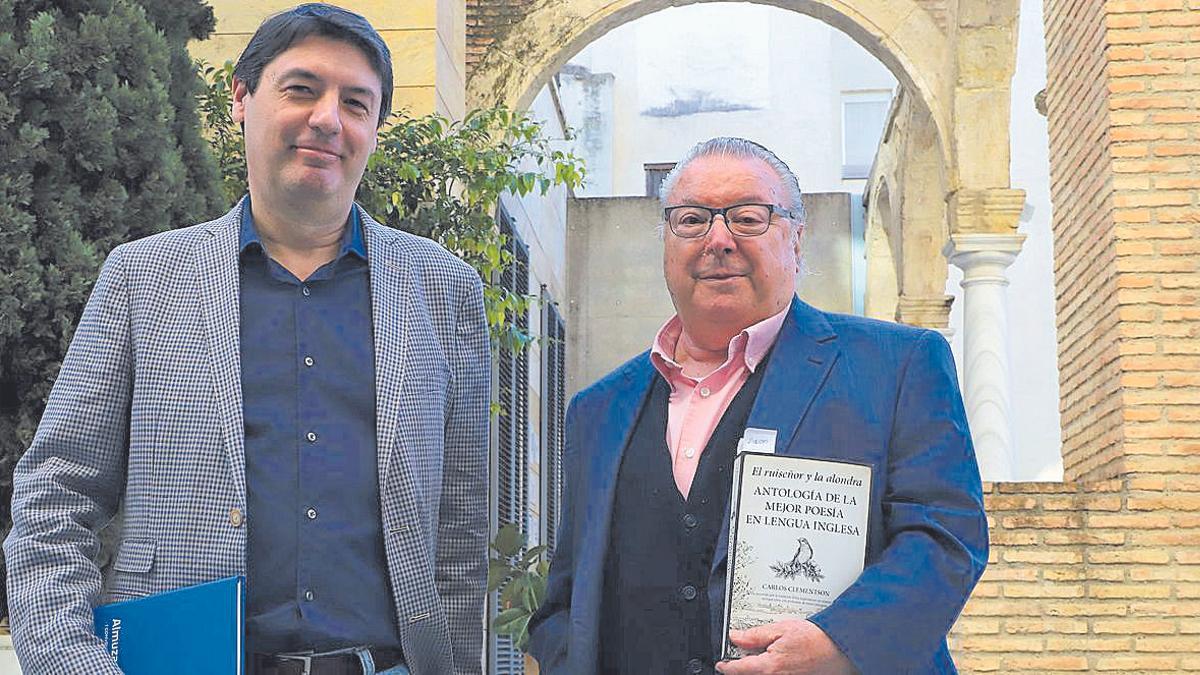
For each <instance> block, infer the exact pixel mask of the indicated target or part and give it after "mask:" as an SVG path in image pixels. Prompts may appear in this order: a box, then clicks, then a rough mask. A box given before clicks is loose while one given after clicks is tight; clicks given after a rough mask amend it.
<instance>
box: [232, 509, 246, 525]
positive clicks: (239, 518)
mask: <svg viewBox="0 0 1200 675" xmlns="http://www.w3.org/2000/svg"><path fill="white" fill-rule="evenodd" d="M244 522H246V517H245V516H244V515H242V510H241V509H239V508H237V507H234V508H232V509H229V524H230V525H232V526H234V527H241V526H242V523H244Z"/></svg>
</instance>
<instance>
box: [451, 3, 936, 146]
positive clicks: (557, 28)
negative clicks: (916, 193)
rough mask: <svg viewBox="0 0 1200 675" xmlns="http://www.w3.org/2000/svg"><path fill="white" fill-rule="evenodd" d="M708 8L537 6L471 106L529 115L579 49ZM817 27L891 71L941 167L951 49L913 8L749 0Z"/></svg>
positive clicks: (510, 36) (477, 77)
mask: <svg viewBox="0 0 1200 675" xmlns="http://www.w3.org/2000/svg"><path fill="white" fill-rule="evenodd" d="M704 1H706V0H690V1H689V0H571V1H570V2H565V1H559V2H545V3H538V5H537V6H536V7H535V8H533V9H532V10H531V11H530V12H529V13H528V14H527V15H525V16H524V17H523V18H522V19H521V20H520V21H519V22H517V23H516V24H515V25H513V26H512V27H511V28H510V29H509V30H508V32H507V33H506V35H505V36H504V37H503V38H502V39H501V40H499V41H498V42H497V43H495V44H493V45H492V46H491V47H489V49H488V51H487V53H486V54H485V56H484V57H483V59H482V61H481V62H480V63H479V65H478V67H476V68H475V70H474V72H473V73H472V75H471V78H470V80H469V81H468V83H467V102H468V105H469V106H480V105H489V104H498V103H503V104H506V105H508V106H509V107H512V108H517V109H523V108H526V107H528V105H529V104H530V102H531V101H532V100H533V98H534V96H535V95H536V94H537V92H538V91H539V90H540V89H541V87H542V86H544V85H545V84H546V82H547V81H549V79H550V77H551V76H553V74H554V73H556V72H558V70H559V69H561V68H562V66H563V65H564V64H565V63H566V62H567V60H568V59H570V58H571V57H572V56H574V55H575V54H577V53H578V52H579V51H580V50H581V49H583V47H584V46H586V45H587V44H589V43H591V42H593V41H595V40H596V39H598V38H599V37H601V36H602V35H604V34H605V33H607V32H608V31H610V30H612V29H613V28H616V27H617V26H619V25H621V24H624V23H628V22H630V21H633V20H636V19H638V18H641V17H643V16H645V15H647V14H651V13H653V12H656V11H659V10H662V9H665V8H667V7H671V6H679V5H687V4H695V3H698V2H704ZM753 1H754V2H755V3H757V4H765V5H771V6H775V7H780V8H783V9H788V10H792V11H795V12H799V13H801V14H805V15H808V16H812V17H814V18H817V19H820V20H822V21H824V22H826V23H828V24H829V25H831V26H833V27H834V28H837V29H838V30H841V31H842V32H844V33H846V34H847V35H849V36H850V37H851V38H852V39H853V40H855V41H856V42H858V43H859V44H860V45H862V46H863V48H865V49H866V50H867V51H868V52H870V53H871V54H872V55H874V56H875V57H876V58H878V59H879V60H880V61H881V62H882V63H883V64H884V65H885V66H887V67H888V69H890V70H891V71H892V73H893V74H894V75H895V76H896V79H897V80H899V81H900V83H901V84H902V85H903V87H904V88H905V90H906V91H909V92H911V94H912V96H913V99H914V100H915V101H916V102H917V104H918V105H920V106H922V107H924V108H925V109H926V110H927V111H928V113H929V115H930V118H931V119H932V120H933V121H934V124H935V127H936V129H937V130H938V136H939V140H940V141H941V142H939V144H938V147H939V148H941V149H942V150H943V155H942V159H943V161H944V162H945V164H946V166H947V167H948V168H950V169H951V170H953V162H952V161H951V160H952V157H951V155H950V148H951V147H952V146H951V144H950V143H948V142H945V139H946V138H947V134H948V133H949V132H950V129H951V122H952V112H953V110H952V108H953V106H952V99H953V94H954V87H955V82H954V67H953V59H952V57H951V55H952V54H953V50H952V46H951V43H950V40H949V38H948V36H947V34H946V32H945V31H943V30H942V29H941V28H940V27H939V26H938V24H937V23H936V22H935V21H934V18H933V16H932V15H931V14H930V13H929V12H927V11H926V10H925V9H923V8H922V7H921V6H920V5H918V4H917V3H916V2H914V0H753Z"/></svg>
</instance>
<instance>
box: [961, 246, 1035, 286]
mask: <svg viewBox="0 0 1200 675" xmlns="http://www.w3.org/2000/svg"><path fill="white" fill-rule="evenodd" d="M1024 243H1025V235H1023V234H952V235H950V241H948V242H946V246H945V247H944V248H943V249H942V255H944V256H946V259H947V260H949V261H950V263H951V264H953V265H954V266H955V267H958V268H959V269H961V270H962V271H963V280H962V285H963V286H968V285H970V284H975V283H994V284H1000V285H1003V286H1007V285H1008V278H1007V277H1006V276H1005V275H1004V271H1005V270H1006V269H1008V266H1009V265H1011V264H1012V263H1013V261H1014V260H1016V259H1017V254H1018V253H1020V252H1021V246H1022V245H1023V244H1024Z"/></svg>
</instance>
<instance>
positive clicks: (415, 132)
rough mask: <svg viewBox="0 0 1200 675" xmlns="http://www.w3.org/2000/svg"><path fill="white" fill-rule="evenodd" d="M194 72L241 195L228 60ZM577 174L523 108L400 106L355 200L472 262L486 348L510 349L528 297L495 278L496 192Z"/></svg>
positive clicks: (539, 189)
mask: <svg viewBox="0 0 1200 675" xmlns="http://www.w3.org/2000/svg"><path fill="white" fill-rule="evenodd" d="M199 68H201V70H202V71H203V73H204V77H205V81H206V83H207V85H208V86H207V92H206V95H205V97H204V99H203V100H202V101H201V102H200V104H199V110H200V111H201V114H202V115H203V118H204V124H205V127H206V130H207V134H208V136H209V138H210V140H211V143H212V147H213V150H214V152H215V154H216V155H217V162H218V165H219V166H220V168H221V175H222V178H223V184H222V188H223V190H224V194H225V196H226V198H227V199H229V200H230V201H231V202H232V201H233V200H235V199H237V198H238V197H240V196H241V195H242V194H244V193H245V191H246V163H245V156H244V154H243V153H244V151H243V146H242V139H241V129H239V128H238V126H237V125H235V124H234V123H233V120H232V118H231V117H230V115H229V104H230V100H231V97H232V92H233V64H232V63H230V62H226V63H225V64H224V65H223V66H221V67H213V66H207V65H204V64H200V65H199ZM583 179H584V167H583V161H582V160H581V159H579V158H578V157H576V156H575V155H574V154H572V153H570V152H564V151H562V150H559V149H556V148H555V147H554V142H553V141H552V140H551V139H549V138H547V137H546V135H545V132H544V130H543V128H542V125H541V123H540V122H538V121H536V120H534V119H532V118H531V117H529V115H528V114H527V113H524V112H515V111H511V110H508V109H507V108H503V107H497V108H484V109H479V110H473V111H471V112H469V113H467V115H466V116H465V117H464V118H463V119H462V120H457V121H452V120H449V119H447V118H446V117H444V116H442V115H438V114H430V115H424V116H420V117H414V116H411V115H409V114H407V113H406V112H400V113H397V114H395V115H393V116H392V118H391V120H390V125H389V126H387V127H386V128H385V129H384V130H383V131H382V132H381V133H380V136H379V145H378V147H377V148H376V150H375V152H374V153H373V154H372V155H371V157H370V158H369V159H368V160H367V169H366V172H365V173H364V174H363V179H362V182H361V183H360V184H359V186H358V193H357V195H356V198H357V199H358V202H359V203H360V204H362V206H363V208H365V209H366V210H367V212H368V213H370V214H371V215H372V216H374V217H375V218H378V219H380V220H381V221H382V222H384V223H385V224H386V225H388V226H390V227H395V228H397V229H401V230H404V231H406V232H411V233H413V234H417V235H420V236H423V237H429V238H431V239H434V240H435V241H437V242H439V243H441V244H442V245H443V246H445V247H446V248H448V249H450V250H451V251H454V252H455V253H456V254H458V255H459V256H460V257H461V258H462V259H463V260H465V261H466V262H467V263H468V264H470V265H471V266H472V267H474V268H475V269H476V270H477V271H478V272H479V274H480V276H481V277H482V278H483V281H484V304H485V311H486V313H487V321H488V327H489V330H490V333H491V337H492V344H493V346H496V347H499V348H504V349H509V350H512V351H513V352H519V351H520V350H521V349H523V348H524V347H525V346H526V345H527V344H528V343H529V342H530V339H531V338H530V336H529V334H528V333H526V332H525V331H523V330H521V329H520V328H519V327H518V326H517V324H516V323H515V322H514V321H513V317H515V316H518V315H520V314H522V313H524V312H526V311H528V309H529V303H530V301H531V298H530V297H528V296H526V295H523V294H519V293H512V292H510V291H507V290H506V289H504V288H503V287H502V286H500V285H499V283H498V281H499V279H500V276H501V274H503V272H504V271H505V270H506V269H508V267H509V266H510V265H511V264H512V263H513V256H512V254H511V253H510V252H509V251H507V250H506V247H505V244H506V240H505V237H504V235H503V234H502V233H501V232H500V230H499V228H498V227H497V225H496V221H495V214H496V207H497V205H498V204H499V202H500V195H502V194H504V193H506V192H507V193H511V194H514V195H518V196H525V195H528V194H531V193H535V192H536V193H538V194H543V195H544V194H546V193H548V192H549V191H550V189H551V188H553V187H555V186H558V185H563V186H566V187H568V188H570V189H574V188H576V187H578V186H579V185H581V184H582V183H583Z"/></svg>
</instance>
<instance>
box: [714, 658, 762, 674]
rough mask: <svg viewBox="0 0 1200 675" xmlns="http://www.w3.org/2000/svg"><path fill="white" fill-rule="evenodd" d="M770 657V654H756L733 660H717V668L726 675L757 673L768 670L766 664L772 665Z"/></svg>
mask: <svg viewBox="0 0 1200 675" xmlns="http://www.w3.org/2000/svg"><path fill="white" fill-rule="evenodd" d="M770 659H771V655H770V654H755V655H754V656H746V657H743V658H740V659H736V660H733V661H717V670H718V671H719V672H721V673H723V674H724V675H755V673H764V672H768V671H767V670H766V666H768V665H770Z"/></svg>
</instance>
